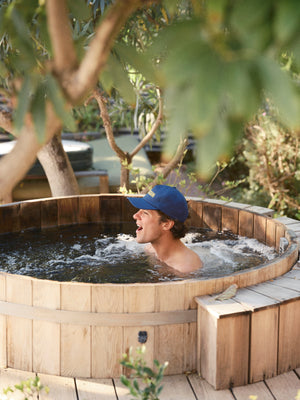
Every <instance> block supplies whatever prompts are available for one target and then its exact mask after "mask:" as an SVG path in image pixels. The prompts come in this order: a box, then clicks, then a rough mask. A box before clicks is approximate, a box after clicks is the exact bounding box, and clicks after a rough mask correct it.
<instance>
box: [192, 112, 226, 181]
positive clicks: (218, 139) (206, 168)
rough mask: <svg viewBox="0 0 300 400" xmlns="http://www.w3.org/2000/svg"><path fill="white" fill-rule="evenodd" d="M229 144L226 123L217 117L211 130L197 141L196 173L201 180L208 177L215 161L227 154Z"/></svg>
mask: <svg viewBox="0 0 300 400" xmlns="http://www.w3.org/2000/svg"><path fill="white" fill-rule="evenodd" d="M195 136H196V133H195ZM229 143H230V133H229V131H228V128H227V124H226V121H225V120H224V119H223V118H221V117H219V118H217V119H216V121H215V124H214V126H212V128H211V130H210V131H209V132H208V133H207V134H206V135H205V136H202V137H201V138H200V139H198V140H197V171H198V172H199V174H200V175H201V176H202V177H203V178H205V179H207V178H208V177H210V176H211V174H212V172H213V171H212V169H211V168H212V166H213V165H214V164H215V161H216V160H217V159H218V158H220V157H221V156H224V155H226V154H228V150H229Z"/></svg>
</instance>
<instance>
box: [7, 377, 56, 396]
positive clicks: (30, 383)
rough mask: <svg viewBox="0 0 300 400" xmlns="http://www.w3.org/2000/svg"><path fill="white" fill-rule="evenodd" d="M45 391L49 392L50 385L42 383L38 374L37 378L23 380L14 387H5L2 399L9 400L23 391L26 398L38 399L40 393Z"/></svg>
mask: <svg viewBox="0 0 300 400" xmlns="http://www.w3.org/2000/svg"><path fill="white" fill-rule="evenodd" d="M43 391H44V392H45V393H46V394H48V393H49V388H48V386H44V385H42V383H41V381H40V378H39V377H38V376H36V377H35V378H29V379H27V380H26V381H21V382H20V383H18V384H16V385H14V386H13V387H11V386H8V387H7V388H6V389H3V394H2V395H0V399H1V400H9V399H14V398H15V397H14V394H15V393H17V392H18V393H19V392H20V393H22V394H23V396H24V397H23V399H24V400H36V399H38V398H39V397H40V396H39V395H40V393H42V392H43ZM18 398H20V397H18Z"/></svg>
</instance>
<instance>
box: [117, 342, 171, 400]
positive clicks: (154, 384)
mask: <svg viewBox="0 0 300 400" xmlns="http://www.w3.org/2000/svg"><path fill="white" fill-rule="evenodd" d="M145 351H146V346H145V345H143V346H142V347H140V348H137V350H136V353H137V355H136V357H134V356H133V354H132V348H130V350H129V354H124V355H123V359H122V361H121V365H123V366H124V367H125V368H127V369H129V370H130V371H131V375H130V378H127V377H126V376H125V375H121V378H120V379H121V382H122V383H123V385H125V386H126V387H127V388H128V389H129V392H130V394H131V395H132V396H133V397H134V398H136V399H140V400H159V395H160V393H161V391H162V389H163V386H162V385H161V382H162V379H163V375H164V371H165V369H166V368H167V366H168V363H167V362H165V363H164V364H160V363H159V362H158V361H157V360H154V368H153V369H152V368H150V367H148V366H147V363H146V361H145V359H144V355H145Z"/></svg>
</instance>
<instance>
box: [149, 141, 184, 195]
mask: <svg viewBox="0 0 300 400" xmlns="http://www.w3.org/2000/svg"><path fill="white" fill-rule="evenodd" d="M187 145H188V140H187V139H186V138H185V139H183V140H182V141H181V142H180V143H179V146H178V147H177V151H176V153H175V155H174V157H173V158H172V160H171V161H170V162H168V164H167V165H166V166H165V167H164V169H163V170H162V172H161V173H160V176H159V177H158V176H157V177H156V178H155V179H154V180H153V181H152V182H151V183H150V184H149V185H148V186H147V187H146V188H145V189H143V190H142V194H145V193H147V192H148V191H149V190H150V189H151V188H153V187H154V186H155V185H157V183H158V181H159V179H161V177H163V178H166V177H167V176H168V175H169V174H170V172H171V171H173V169H174V168H176V167H177V165H178V163H179V162H180V160H181V158H182V156H183V153H184V152H185V150H186V147H187Z"/></svg>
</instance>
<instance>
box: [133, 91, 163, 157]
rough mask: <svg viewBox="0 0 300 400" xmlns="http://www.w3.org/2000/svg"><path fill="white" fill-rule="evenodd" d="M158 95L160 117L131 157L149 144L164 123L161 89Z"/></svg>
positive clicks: (158, 116)
mask: <svg viewBox="0 0 300 400" xmlns="http://www.w3.org/2000/svg"><path fill="white" fill-rule="evenodd" d="M157 94H158V107H159V108H158V115H157V118H156V120H155V122H154V124H153V125H152V128H151V130H150V131H149V132H148V133H147V135H146V136H145V137H144V138H143V139H142V140H141V141H140V143H139V144H138V145H137V146H136V148H135V149H134V150H133V151H132V152H131V153H130V157H131V158H133V157H134V156H135V155H136V154H137V153H138V152H139V151H140V150H141V149H142V148H143V147H144V146H145V144H146V143H148V142H149V140H150V139H151V138H152V137H153V135H154V133H155V132H156V130H157V129H158V127H159V125H160V124H161V123H162V120H163V102H162V98H161V93H160V89H159V88H157Z"/></svg>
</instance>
